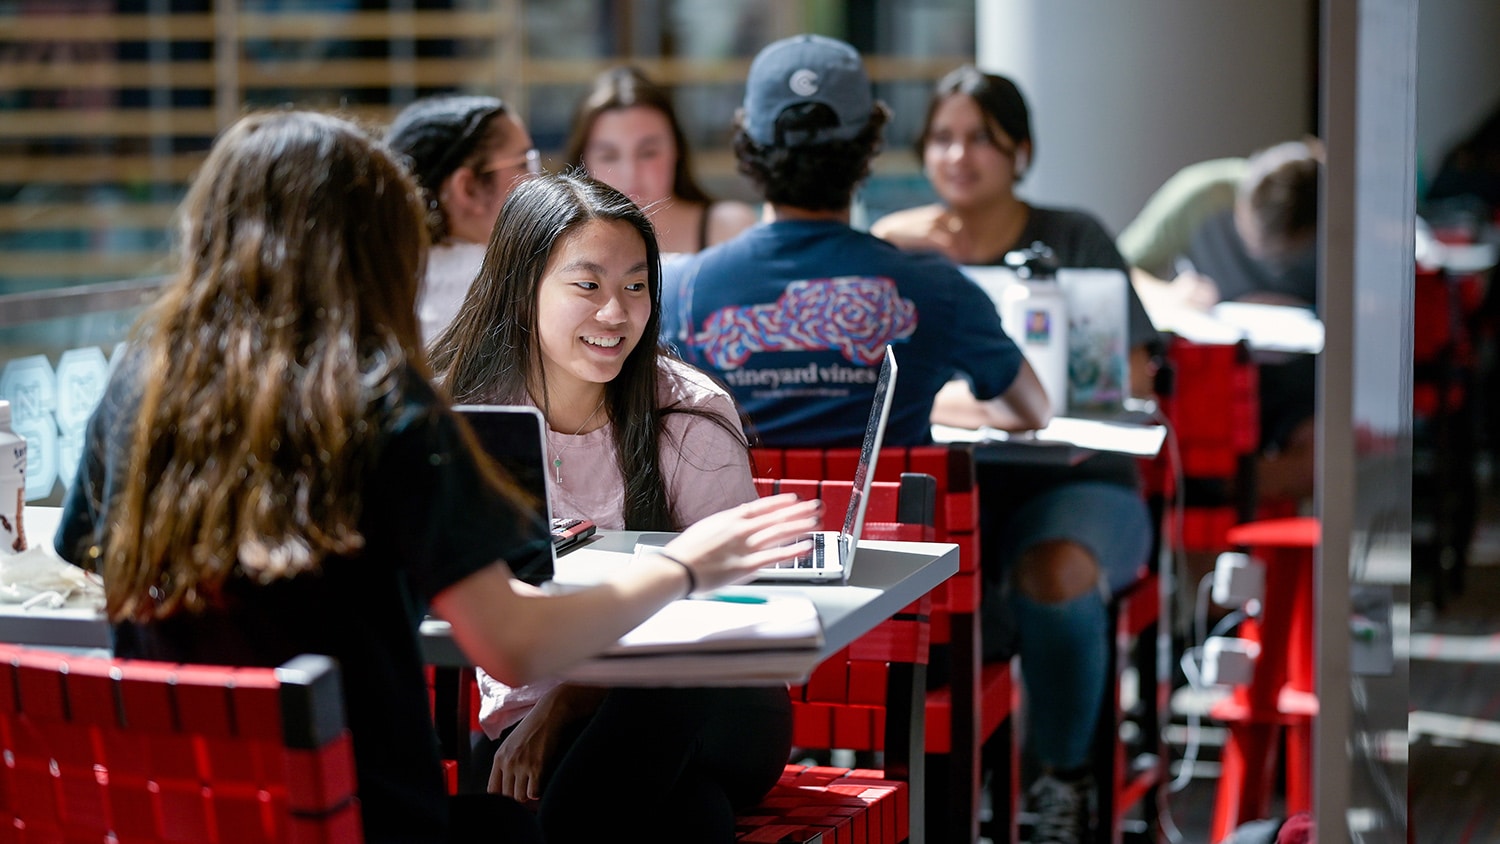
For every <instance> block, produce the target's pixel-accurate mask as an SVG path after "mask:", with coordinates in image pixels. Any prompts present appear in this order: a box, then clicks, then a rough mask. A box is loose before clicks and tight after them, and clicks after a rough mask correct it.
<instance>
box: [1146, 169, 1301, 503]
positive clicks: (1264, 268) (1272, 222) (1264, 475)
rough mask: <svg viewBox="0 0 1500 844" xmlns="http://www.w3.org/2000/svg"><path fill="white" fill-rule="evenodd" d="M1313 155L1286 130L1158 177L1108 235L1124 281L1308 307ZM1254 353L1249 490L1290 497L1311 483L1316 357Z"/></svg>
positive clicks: (1160, 290) (1205, 296)
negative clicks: (1256, 422)
mask: <svg viewBox="0 0 1500 844" xmlns="http://www.w3.org/2000/svg"><path fill="white" fill-rule="evenodd" d="M1322 158H1323V149H1322V145H1321V144H1320V143H1318V142H1317V141H1316V140H1311V139H1310V140H1300V141H1287V142H1284V143H1280V144H1276V145H1274V146H1271V147H1268V148H1266V149H1264V150H1260V151H1258V152H1256V153H1255V154H1254V155H1251V156H1250V157H1249V158H1248V159H1242V160H1238V164H1239V166H1235V162H1236V160H1235V159H1229V160H1227V161H1223V162H1220V163H1215V164H1212V165H1210V164H1200V165H1193V166H1190V167H1188V168H1185V169H1184V170H1182V171H1180V172H1179V173H1178V174H1177V175H1175V176H1173V177H1172V178H1171V179H1168V180H1167V182H1166V184H1164V185H1162V187H1161V188H1160V189H1158V190H1157V192H1156V193H1155V194H1153V195H1152V197H1151V198H1150V199H1149V200H1147V202H1146V206H1145V207H1144V208H1143V209H1142V210H1141V213H1140V214H1139V215H1138V216H1137V217H1136V219H1135V221H1134V222H1132V223H1131V224H1130V226H1128V227H1127V228H1126V230H1125V231H1124V232H1123V233H1122V234H1121V235H1120V242H1121V244H1122V247H1123V248H1124V250H1125V251H1127V252H1128V254H1129V256H1130V257H1131V260H1132V263H1133V264H1134V266H1135V267H1136V269H1135V271H1134V273H1133V277H1132V280H1133V282H1134V284H1135V288H1136V289H1137V290H1138V291H1139V292H1140V294H1141V296H1143V297H1145V298H1146V299H1147V300H1148V301H1150V302H1152V307H1153V308H1154V307H1158V306H1160V307H1165V308H1168V309H1169V308H1171V307H1182V306H1188V307H1192V308H1198V309H1207V308H1209V307H1211V306H1213V305H1215V304H1217V303H1218V302H1221V301H1233V302H1253V303H1259V304H1267V305H1287V306H1292V307H1303V308H1316V307H1317V303H1318V275H1317V270H1318V267H1317V256H1318V180H1319V174H1320V172H1321V169H1322ZM1164 279H1169V280H1164ZM1261 358H1262V359H1261V360H1260V364H1261V365H1260V373H1259V374H1260V381H1259V399H1260V432H1261V441H1260V453H1261V456H1260V459H1259V460H1258V461H1257V466H1256V479H1255V485H1256V494H1257V495H1258V496H1259V497H1260V498H1261V499H1262V500H1283V501H1297V500H1301V499H1304V498H1307V497H1309V496H1311V495H1312V492H1313V477H1314V471H1315V454H1314V450H1313V444H1314V442H1313V441H1314V439H1315V437H1314V424H1313V409H1314V404H1315V395H1316V381H1317V375H1316V366H1317V364H1316V358H1315V357H1314V356H1313V355H1278V356H1275V357H1269V356H1266V355H1261Z"/></svg>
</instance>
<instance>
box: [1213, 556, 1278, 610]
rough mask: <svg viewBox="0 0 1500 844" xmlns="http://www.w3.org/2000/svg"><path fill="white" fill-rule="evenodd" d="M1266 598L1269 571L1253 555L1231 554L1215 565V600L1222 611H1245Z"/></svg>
mask: <svg viewBox="0 0 1500 844" xmlns="http://www.w3.org/2000/svg"><path fill="white" fill-rule="evenodd" d="M1265 594H1266V567H1265V566H1264V565H1263V564H1261V562H1260V561H1258V560H1256V559H1254V558H1252V557H1251V556H1250V555H1249V554H1241V553H1239V552H1237V551H1227V552H1225V553H1223V554H1220V555H1219V558H1218V559H1217V560H1216V561H1215V562H1214V582H1213V599H1214V603H1216V604H1218V605H1219V606H1221V607H1242V606H1244V605H1245V604H1247V603H1249V602H1251V601H1257V602H1259V601H1261V600H1262V599H1263V598H1264V597H1265Z"/></svg>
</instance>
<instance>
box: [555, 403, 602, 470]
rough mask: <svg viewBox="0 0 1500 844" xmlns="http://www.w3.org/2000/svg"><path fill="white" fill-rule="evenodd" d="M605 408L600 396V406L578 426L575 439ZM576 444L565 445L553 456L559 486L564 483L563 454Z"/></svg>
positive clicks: (574, 433) (574, 434)
mask: <svg viewBox="0 0 1500 844" xmlns="http://www.w3.org/2000/svg"><path fill="white" fill-rule="evenodd" d="M603 407H604V396H600V397H599V404H598V405H597V406H596V407H595V408H594V412H593V413H590V414H589V416H588V418H587V419H585V420H583V424H582V425H579V426H578V430H576V431H574V432H573V436H574V438H577V436H578V435H579V434H581V433H583V429H584V428H587V427H588V426H589V423H590V422H592V421H594V417H595V416H598V415H599V410H600V409H601V408H603ZM575 444H576V443H572V442H570V443H567V444H566V445H564V446H562V447H561V448H559V449H557V450H556V451H554V452H553V454H552V469H553V471H554V472H555V473H556V477H557V482H558V483H559V484H560V483H562V456H563V452H565V451H567V450H568V449H570V448H572V447H573V446H574V445H575Z"/></svg>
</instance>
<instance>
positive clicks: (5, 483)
mask: <svg viewBox="0 0 1500 844" xmlns="http://www.w3.org/2000/svg"><path fill="white" fill-rule="evenodd" d="M25 508H26V438H25V437H22V436H20V435H18V434H17V433H16V432H15V431H14V430H12V429H11V427H10V402H8V401H0V554H19V553H21V552H22V551H25V550H26V528H25V527H24V526H23V524H22V521H21V517H22V514H23V511H24V510H25Z"/></svg>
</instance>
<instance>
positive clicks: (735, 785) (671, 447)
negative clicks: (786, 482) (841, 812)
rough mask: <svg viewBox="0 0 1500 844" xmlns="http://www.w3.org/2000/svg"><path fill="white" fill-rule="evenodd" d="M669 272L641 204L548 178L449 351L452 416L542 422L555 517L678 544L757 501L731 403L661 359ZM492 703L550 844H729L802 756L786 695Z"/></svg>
mask: <svg viewBox="0 0 1500 844" xmlns="http://www.w3.org/2000/svg"><path fill="white" fill-rule="evenodd" d="M660 273H661V270H660V256H659V252H658V247H657V243H656V239H655V237H654V235H653V232H652V225H651V222H650V220H649V219H648V218H647V217H646V215H645V213H644V212H643V211H641V210H640V209H639V208H638V207H637V206H636V205H634V204H633V203H631V201H630V200H629V199H627V198H626V197H625V196H623V195H621V194H620V193H619V192H618V191H616V190H614V189H613V188H611V187H609V186H607V185H605V184H602V183H600V182H598V181H595V180H593V179H590V178H587V177H584V176H581V175H578V176H575V175H562V176H542V177H538V178H536V179H533V180H531V181H529V182H527V183H525V184H524V185H521V186H520V187H518V188H517V189H516V190H515V192H514V193H513V194H512V196H511V198H510V199H509V200H508V201H507V202H506V204H505V209H504V210H503V211H502V212H501V215H500V222H499V224H498V225H497V226H496V228H495V233H494V237H493V238H492V239H491V241H490V247H489V252H488V253H487V254H486V256H485V262H484V266H483V269H482V270H481V271H480V274H479V278H478V280H477V281H476V282H475V284H474V287H473V288H472V289H471V290H470V292H469V296H468V299H467V300H465V302H464V307H463V309H462V311H461V312H460V313H459V316H458V319H457V320H455V321H454V323H453V325H452V326H451V327H450V328H449V330H448V331H447V332H446V333H445V334H444V335H443V336H442V337H441V338H440V339H439V340H438V341H437V343H436V344H435V345H434V347H433V364H434V367H435V368H436V370H437V371H438V373H439V374H440V377H441V379H442V385H443V388H444V389H445V391H446V392H447V393H448V394H449V396H451V397H452V399H453V400H454V401H457V402H461V403H466V404H468V403H486V404H495V403H502V404H529V405H534V406H535V407H537V408H539V409H540V410H541V411H542V413H543V415H544V416H545V417H546V419H547V428H548V430H547V448H548V452H549V454H550V455H551V457H552V461H551V462H552V466H553V467H554V469H555V471H554V472H550V473H549V477H548V484H547V487H548V496H549V498H550V499H551V503H552V511H553V513H555V514H557V515H561V516H579V517H587V518H590V519H593V520H594V522H595V523H596V524H598V525H599V526H600V527H601V528H604V529H615V530H619V529H631V530H668V531H670V530H680V529H682V528H683V527H684V526H686V525H689V524H692V523H693V522H694V521H697V520H698V519H699V518H701V517H703V516H705V515H708V514H710V513H714V512H716V511H718V510H721V509H724V508H726V507H732V506H734V505H738V504H743V503H745V502H750V501H754V500H755V498H756V491H755V486H754V483H753V482H752V479H751V472H750V460H749V453H748V450H747V445H746V442H745V437H744V434H743V433H742V432H741V429H740V422H739V415H738V413H737V411H736V409H735V406H734V402H733V401H732V400H731V399H730V397H729V396H728V395H727V394H726V393H725V392H724V391H723V390H722V389H720V388H719V387H717V386H716V385H715V384H714V383H713V382H712V381H711V380H710V379H709V378H708V377H707V376H705V375H704V374H703V373H701V372H698V371H697V370H695V369H693V368H692V367H690V366H688V365H687V364H684V363H683V362H681V361H679V360H675V359H673V358H671V357H669V356H668V355H666V354H665V353H664V352H663V351H662V350H661V349H660V348H659V346H658V344H657V338H658V326H659V324H660V320H661V316H660V292H661V277H660ZM480 689H481V691H482V692H483V704H482V707H481V713H480V720H481V725H482V726H483V727H484V729H485V732H486V734H487V735H488V736H489V738H490V739H492V740H494V739H496V738H502V739H503V740H502V741H501V742H500V743H499V746H498V750H497V751H496V752H495V753H494V754H493V759H494V764H493V770H492V772H491V775H490V779H489V788H490V790H492V791H498V792H500V793H502V794H506V795H509V796H511V797H513V798H515V799H516V800H522V801H526V800H537V799H539V800H540V803H539V807H538V812H539V818H540V820H541V825H542V829H543V830H544V831H545V833H546V836H547V840H548V841H549V842H552V844H560V842H575V841H576V842H595V841H606V840H611V839H612V838H615V837H617V836H616V835H615V834H614V833H615V832H616V831H617V830H618V829H619V828H620V827H621V825H624V826H625V827H626V828H630V829H662V830H666V829H670V830H672V831H673V833H674V836H680V838H681V840H684V841H695V842H705V844H707V842H719V841H721V842H729V841H733V840H734V815H735V812H736V811H738V810H741V809H744V808H747V807H749V806H751V805H754V804H755V803H757V802H759V800H760V799H761V798H762V797H764V796H765V794H766V792H767V791H769V790H770V789H771V787H772V786H773V785H775V783H776V780H777V778H778V777H779V776H780V774H781V772H782V768H783V766H784V765H785V763H786V760H787V756H788V753H789V752H790V749H791V702H790V698H789V696H788V693H787V689H786V687H785V686H784V685H776V686H772V687H753V686H752V687H738V688H697V689H695V688H661V689H653V688H615V689H604V688H597V687H587V686H579V685H574V684H564V685H559V684H557V683H542V684H533V685H530V686H527V687H524V688H512V687H511V686H509V685H507V684H505V683H504V682H502V681H500V680H497V679H496V678H494V677H491V676H488V675H485V674H482V675H481V678H480ZM486 747H493V745H486ZM476 755H477V756H479V758H484V754H483V753H479V754H476ZM621 760H628V762H629V764H630V765H631V776H630V777H628V778H624V779H622V778H621V777H620V776H619V773H618V766H619V764H620V761H621Z"/></svg>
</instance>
